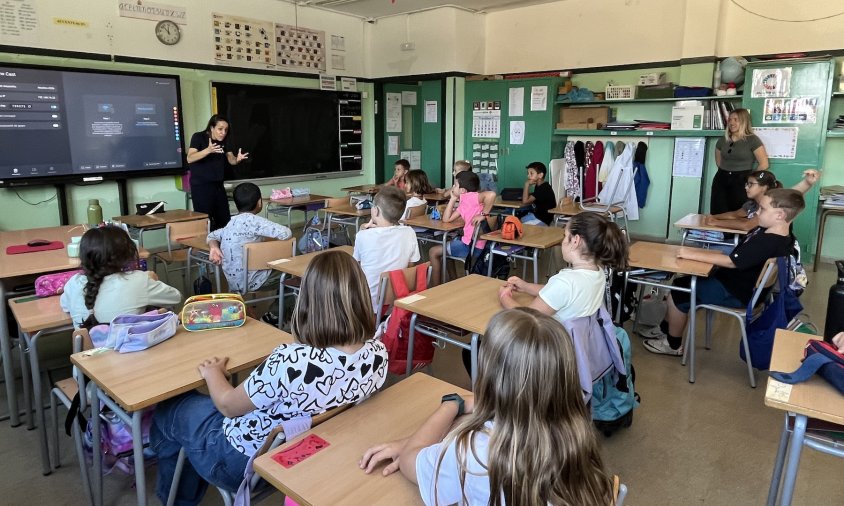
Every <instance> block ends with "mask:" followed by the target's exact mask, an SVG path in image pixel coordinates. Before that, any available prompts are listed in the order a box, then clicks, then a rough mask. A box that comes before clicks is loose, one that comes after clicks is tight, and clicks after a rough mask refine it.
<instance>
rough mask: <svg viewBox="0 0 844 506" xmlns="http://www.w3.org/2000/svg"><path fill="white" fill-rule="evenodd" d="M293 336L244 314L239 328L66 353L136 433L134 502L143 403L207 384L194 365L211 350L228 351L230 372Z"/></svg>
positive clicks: (97, 496) (97, 482)
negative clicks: (129, 349)
mask: <svg viewBox="0 0 844 506" xmlns="http://www.w3.org/2000/svg"><path fill="white" fill-rule="evenodd" d="M292 342H293V336H291V335H290V334H288V333H286V332H282V331H280V330H278V329H277V328H275V327H273V326H271V325H267V324H265V323H262V322H259V321H256V320H253V319H252V318H247V319H246V323H245V324H244V325H242V326H240V327H237V328H227V329H217V330H206V331H203V332H188V331H186V330H185V329H183V328H182V327H179V330H178V331H177V332H176V335H175V336H173V337H171V338H170V339H168V340H166V341H164V342H163V343H161V344H158V345H156V346H153V347H152V348H149V349H147V350H144V351H138V352H134V353H118V352H116V351H114V350H106V351H102V352H101V353H98V351H101V350H88V351H83V352H81V353H75V354H73V355H71V356H70V360H71V362H73V364H74V365H76V366H77V367H78V368H79V369H80V370H81V371H82V372H83V374H84V375H85V377H87V378H89V379H90V380H91V382H92V383H93V384H94V398H95V399H96V398H99V399H100V400H101V401H102V402H103V403H105V404H106V405H107V406H108V407H109V408H111V409H112V411H114V412H115V413H116V414H117V415H118V416H120V418H121V419H122V420H123V421H124V422H125V423H126V425H127V426H129V427H131V428H132V434H133V437H134V444H133V454H134V459H135V483H137V486H136V489H137V493H138V504H139V505H141V506H144V505H146V486H145V483H146V481H145V475H144V457H143V441H142V438H141V416H142V414H143V410H144V408H147V407H149V406H152V405H153V404H156V403H159V402H161V401H165V400H167V399H170V398H173V397H176V396H177V395H179V394H183V393H185V392H189V391H191V390H193V389H195V388H197V387H200V386H202V385H204V384H205V381H204V380H203V379H202V377H201V376H200V375H199V371H198V370H197V366H198V365H199V363H200V362H202V361H203V360H205V359H208V358H210V357H212V356H217V357H228V359H229V361H228V363H227V364H226V368H227V370H228V372H230V373H235V372H240V371H246V370H251V369H252V368H254V367H255V366H257V365H258V364H260V363H261V361H263V360H264V359H265V358H266V357H267V356H269V354H270V353H271V352H272V351H273V350H274V349H275V348H276V347H277V346H279V345H281V344H285V343H292ZM91 425H92V434H93V440H94V441H99V440H100V430H101V428H100V420H99V417H98V416H94V417H92V424H91ZM101 467H102V454H101V453H100V452H94V469H93V473H92V479H93V483H92V488H93V490H94V502H95V504H98V505H100V504H102V472H101Z"/></svg>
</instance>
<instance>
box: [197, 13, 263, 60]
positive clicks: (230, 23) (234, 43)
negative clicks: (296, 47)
mask: <svg viewBox="0 0 844 506" xmlns="http://www.w3.org/2000/svg"><path fill="white" fill-rule="evenodd" d="M212 23H213V28H214V60H216V61H218V62H225V63H236V64H238V65H254V66H260V67H266V66H267V65H273V64H274V63H275V55H274V53H275V44H274V40H273V23H272V22H269V21H261V20H259V19H248V18H241V17H237V16H229V15H227V14H219V13H216V12H215V13H213V14H212Z"/></svg>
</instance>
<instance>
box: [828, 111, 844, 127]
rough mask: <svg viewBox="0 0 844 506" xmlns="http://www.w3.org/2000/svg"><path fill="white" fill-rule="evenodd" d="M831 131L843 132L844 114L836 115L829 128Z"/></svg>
mask: <svg viewBox="0 0 844 506" xmlns="http://www.w3.org/2000/svg"><path fill="white" fill-rule="evenodd" d="M830 129H831V130H837V131H844V114H840V115H838V117H837V118H835V121H834V122H833V123H832V126H831V127H830Z"/></svg>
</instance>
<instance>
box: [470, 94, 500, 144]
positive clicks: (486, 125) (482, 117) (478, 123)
mask: <svg viewBox="0 0 844 506" xmlns="http://www.w3.org/2000/svg"><path fill="white" fill-rule="evenodd" d="M472 137H475V138H484V137H489V138H494V139H497V138H499V137H501V102H474V103H473V104H472Z"/></svg>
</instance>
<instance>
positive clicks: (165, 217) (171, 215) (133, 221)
mask: <svg viewBox="0 0 844 506" xmlns="http://www.w3.org/2000/svg"><path fill="white" fill-rule="evenodd" d="M207 217H208V215H207V214H205V213H198V212H196V211H189V210H186V209H174V210H172V211H164V212H163V213H158V214H127V215H126V216H115V217H113V218H112V220H116V221H119V222H121V223H124V224H126V226H128V227H129V228H134V229H135V230H137V231H138V245H140V246H143V245H144V231H148V230H161V229H162V228H165V227H166V226H167V224H168V223H179V222H183V221H194V220H204V219H205V218H207Z"/></svg>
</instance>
